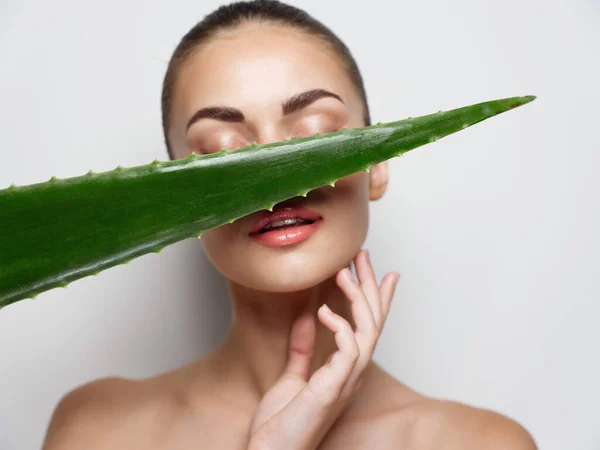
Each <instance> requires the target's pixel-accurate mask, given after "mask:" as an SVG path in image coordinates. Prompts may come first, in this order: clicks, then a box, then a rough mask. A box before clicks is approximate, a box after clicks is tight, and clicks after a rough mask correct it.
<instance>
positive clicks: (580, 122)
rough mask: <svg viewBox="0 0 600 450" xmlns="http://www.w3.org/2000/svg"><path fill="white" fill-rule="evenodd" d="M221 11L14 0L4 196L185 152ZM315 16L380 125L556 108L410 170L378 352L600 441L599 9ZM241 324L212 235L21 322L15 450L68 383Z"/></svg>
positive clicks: (551, 449)
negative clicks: (195, 44) (172, 149)
mask: <svg viewBox="0 0 600 450" xmlns="http://www.w3.org/2000/svg"><path fill="white" fill-rule="evenodd" d="M219 3H220V2H217V1H197V0H196V1H192V0H189V1H169V2H165V1H154V2H149V1H147V0H146V1H142V0H138V1H132V0H130V1H123V0H119V1H114V0H111V1H103V2H79V1H74V0H55V1H53V2H46V1H42V0H29V1H24V0H8V1H7V0H3V1H2V3H0V157H1V158H0V188H4V187H7V186H8V185H9V184H10V183H13V182H14V183H16V184H17V185H21V184H29V183H33V182H38V181H43V180H46V179H48V178H50V176H52V175H56V176H58V177H69V176H76V175H81V174H83V173H85V172H87V171H88V170H89V169H93V170H95V171H102V170H108V169H112V168H114V167H115V166H117V165H118V164H121V165H123V166H133V165H140V164H145V163H148V162H150V161H151V160H152V159H154V158H156V157H157V158H159V159H166V153H165V150H164V146H163V143H162V134H161V123H160V103H159V101H160V87H161V82H162V77H163V75H164V70H165V68H166V64H167V61H168V59H169V57H170V54H171V52H172V50H173V49H174V47H175V45H176V44H177V42H178V40H179V39H180V38H181V37H182V36H183V34H184V33H185V32H186V31H187V30H188V29H189V28H190V27H191V26H192V25H193V24H194V23H195V22H196V21H197V20H199V19H200V18H201V17H202V16H203V15H204V14H206V13H208V12H210V11H211V10H212V9H213V8H214V7H216V6H217V5H218V4H219ZM294 3H295V4H296V5H297V6H300V7H303V8H306V9H307V10H308V12H310V13H312V14H314V15H315V16H316V17H317V18H318V19H320V20H322V21H323V22H324V23H325V24H327V25H328V26H330V27H331V28H332V29H333V30H334V31H335V32H337V33H338V34H339V35H340V37H341V38H342V39H343V40H345V42H346V43H347V44H348V45H349V47H350V48H351V50H352V51H353V53H354V55H355V57H356V58H357V60H358V63H359V65H360V67H361V69H362V71H363V74H364V78H365V81H366V86H367V91H368V95H369V98H370V104H371V108H372V116H373V120H374V121H375V122H377V121H391V120H396V119H401V118H404V117H406V116H409V115H410V116H417V115H421V114H427V113H431V112H435V111H438V110H439V109H452V108H455V107H459V106H464V105H468V104H471V103H477V102H480V101H485V100H491V99H496V98H502V97H511V96H515V95H527V94H535V95H537V96H538V99H537V100H536V101H535V102H533V103H531V104H529V105H527V106H524V107H522V108H519V109H517V110H514V111H511V112H509V113H506V114H503V115H501V116H499V117H495V118H493V119H490V120H489V121H486V122H485V123H482V124H479V125H476V126H475V127H473V128H469V129H468V130H465V131H462V132H460V133H458V134H456V135H453V136H450V137H447V138H445V139H443V140H440V141H438V142H437V143H435V144H432V145H428V146H426V147H423V148H420V149H417V150H415V151H413V152H411V153H409V154H407V155H405V156H404V157H402V158H399V159H396V160H393V161H392V163H391V180H390V188H389V192H388V194H387V195H386V197H385V198H384V199H383V200H382V201H380V202H378V203H375V204H373V207H372V216H371V228H370V234H369V238H368V242H367V247H368V248H370V249H371V251H372V255H373V261H374V264H375V267H376V270H377V272H378V273H379V275H382V274H383V273H384V272H386V271H389V270H398V271H400V272H401V273H402V280H401V282H400V284H399V288H398V292H397V295H396V297H395V300H394V303H393V308H392V311H391V316H390V317H389V319H388V322H387V325H386V329H385V330H384V334H383V336H382V337H381V341H380V344H379V346H378V349H377V353H376V354H375V360H376V361H378V362H379V363H380V364H382V365H383V366H384V367H385V368H386V369H388V370H389V371H390V372H391V373H392V374H393V375H394V376H395V377H397V378H398V379H400V380H402V381H403V382H405V383H407V384H408V385H410V386H412V387H414V388H416V389H417V390H420V391H422V392H423V393H425V394H428V395H432V396H437V397H443V398H451V399H455V400H459V401H463V402H465V403H469V404H472V405H477V406H481V407H486V408H491V409H494V410H496V411H499V412H502V413H504V414H507V415H509V416H511V417H513V418H515V419H516V420H518V421H519V422H521V423H522V424H523V425H524V426H525V427H526V428H528V429H529V430H530V432H531V433H532V434H533V436H534V437H535V439H536V441H537V442H538V445H539V447H540V449H544V450H564V449H573V450H593V449H594V450H598V449H600V412H599V411H600V409H599V405H600V383H599V382H600V362H599V359H600V349H599V347H600V346H599V344H600V327H598V322H599V317H600V260H599V254H600V237H599V236H598V232H599V230H600V226H599V225H600V221H599V219H600V212H599V209H600V199H599V197H600V195H599V193H600V179H599V177H598V172H599V167H600V156H599V152H600V145H599V144H598V129H599V126H600V113H599V109H598V108H599V104H600V94H599V91H600V89H599V88H598V82H599V80H600V70H599V62H598V61H599V59H600V50H599V48H600V39H599V34H600V6H599V4H598V2H597V1H596V0H579V1H576V0H564V1H559V0H503V1H501V2H500V1H497V2H487V1H486V2H482V1H479V0H456V1H453V2H447V1H443V0H439V1H419V2H397V1H387V2H386V1H375V0H370V1H369V2H368V4H365V3H364V2H355V3H353V2H348V1H346V0H344V1H342V0H338V1H327V2H324V1H317V0H314V1H313V0H311V1H297V2H294ZM0 220H2V211H0ZM229 320H230V306H229V300H228V299H227V297H226V292H225V289H224V283H223V280H222V279H220V276H219V275H218V274H217V273H216V272H215V271H214V269H212V267H211V266H210V264H209V263H208V262H207V260H206V258H205V257H204V255H203V254H202V251H201V247H200V245H199V243H198V242H197V241H195V240H191V239H190V240H187V241H184V242H180V243H178V244H175V245H173V246H171V247H168V248H167V249H165V250H164V251H163V252H162V253H160V254H158V255H156V254H151V255H146V256H143V257H141V258H138V259H136V260H134V261H133V262H131V263H130V264H128V265H125V266H119V267H116V268H112V269H109V270H107V271H105V272H103V273H101V274H100V275H99V276H97V277H90V278H86V279H83V280H80V281H77V282H75V283H73V284H72V285H70V286H69V287H68V289H66V290H63V289H60V290H53V291H50V292H47V293H45V294H42V295H40V296H39V297H38V299H37V300H35V301H31V300H28V301H22V302H20V303H17V304H15V305H13V306H11V307H8V308H5V309H3V310H2V311H1V312H0V448H1V449H3V450H13V449H14V450H27V449H36V448H39V447H40V444H41V442H42V439H43V435H44V433H45V429H46V426H47V423H48V420H49V418H50V415H51V413H52V410H53V408H54V406H55V405H56V403H57V402H58V400H59V398H60V397H61V396H62V395H64V394H65V393H66V392H67V391H69V390H71V389H72V388H74V387H75V386H77V385H79V384H81V383H84V382H87V381H90V380H92V379H94V378H98V377H101V376H106V375H117V374H118V375H123V376H128V377H147V376H150V375H153V374H156V373H158V372H162V371H165V370H168V369H172V368H175V367H178V366H180V365H182V364H184V363H186V362H188V361H191V360H193V359H194V358H197V357H200V356H202V355H203V354H204V353H206V352H207V351H208V350H210V349H211V348H213V346H214V345H216V344H217V343H218V342H219V340H220V339H221V338H222V336H223V335H224V333H225V332H226V330H227V326H228V324H229Z"/></svg>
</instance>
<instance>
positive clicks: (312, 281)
mask: <svg viewBox="0 0 600 450" xmlns="http://www.w3.org/2000/svg"><path fill="white" fill-rule="evenodd" d="M354 231H355V233H352V234H353V235H352V236H340V234H339V233H338V234H337V236H336V235H331V234H330V233H324V234H322V235H320V236H317V235H315V236H314V237H313V238H311V239H309V240H308V241H306V242H303V243H301V244H298V245H290V246H288V247H282V248H277V249H271V248H266V247H263V246H261V245H259V244H254V243H253V244H251V245H249V246H247V247H245V248H244V250H243V251H230V252H224V251H223V250H222V249H221V251H216V250H217V249H216V248H211V247H212V246H210V245H208V246H204V248H205V251H206V253H207V256H208V258H209V260H210V261H211V262H212V264H213V265H214V266H215V268H216V269H217V270H218V271H219V272H220V273H221V274H222V275H223V276H224V277H225V278H227V279H228V280H230V281H231V282H234V283H236V284H239V285H241V286H244V287H247V288H250V289H254V290H257V291H261V292H273V293H277V292H280V293H285V292H298V291H302V290H305V289H310V288H312V287H314V286H316V285H318V284H320V283H322V282H324V281H325V280H327V279H329V278H331V277H333V276H335V274H336V273H337V271H338V270H340V269H341V268H343V267H346V266H347V265H348V264H349V263H350V262H351V261H352V259H353V258H354V256H355V255H356V253H358V251H359V250H360V248H361V246H362V244H363V243H364V240H365V237H366V229H365V230H356V229H355V230H354ZM357 232H358V233H357ZM231 250H233V249H231ZM239 250H241V249H239ZM226 254H236V255H239V257H236V258H227V257H225V256H224V255H226Z"/></svg>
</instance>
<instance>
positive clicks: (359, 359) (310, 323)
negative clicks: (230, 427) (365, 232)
mask: <svg viewBox="0 0 600 450" xmlns="http://www.w3.org/2000/svg"><path fill="white" fill-rule="evenodd" d="M354 264H355V267H356V272H357V275H358V278H359V282H360V284H359V283H357V282H356V281H355V280H354V279H353V278H352V273H351V272H350V270H349V269H348V268H343V269H341V270H339V271H338V273H337V275H336V282H337V284H338V286H339V287H340V289H341V290H342V292H343V293H344V294H345V296H346V297H347V298H348V300H349V301H350V302H351V310H352V318H353V320H354V323H355V324H356V331H354V330H352V327H351V326H350V324H349V323H348V321H347V320H345V319H344V318H342V317H340V316H339V315H337V314H335V313H333V312H332V311H331V310H330V309H329V307H327V305H323V306H322V307H321V308H319V310H318V317H319V321H320V322H321V323H322V324H323V325H325V326H326V327H327V328H329V329H330V330H331V331H332V332H333V333H334V334H335V341H336V344H337V346H338V350H337V351H336V352H334V353H333V354H332V355H331V356H330V357H329V359H328V360H327V362H326V363H325V365H324V366H323V367H321V368H319V369H318V370H317V371H315V373H314V374H313V375H312V377H310V379H309V380H308V381H307V379H308V374H309V371H310V362H311V358H312V353H313V349H314V345H315V337H316V336H315V335H316V328H315V323H314V320H313V318H312V315H311V314H310V313H305V314H303V315H301V316H300V317H299V318H298V319H296V321H295V322H294V324H293V326H292V330H291V333H290V343H289V357H288V362H287V365H286V368H285V370H284V372H283V374H282V375H281V377H280V378H279V380H278V381H277V382H276V383H275V385H274V386H273V387H272V388H271V389H270V390H269V391H268V392H267V393H266V394H265V396H264V397H263V399H262V401H261V403H260V405H259V406H258V408H257V410H256V412H255V414H254V418H253V421H252V425H251V428H250V433H249V441H248V450H309V449H310V450H314V449H316V447H317V446H318V444H319V443H320V442H321V440H322V439H323V437H324V436H325V434H326V433H327V431H328V430H329V429H330V428H331V426H332V425H333V423H334V422H335V421H336V420H337V418H338V417H339V415H340V414H341V412H342V411H343V410H344V409H345V407H346V406H347V404H348V403H349V400H350V399H351V397H352V395H353V394H354V392H355V391H356V389H357V388H358V386H359V385H360V384H361V380H362V374H363V371H364V369H365V367H367V365H368V364H369V362H370V360H371V356H372V354H373V351H374V349H375V346H376V344H377V340H378V339H379V336H380V334H381V330H382V328H383V324H384V322H385V319H386V318H387V315H388V312H389V309H390V302H391V300H392V297H393V295H394V291H395V289H396V284H397V282H398V279H399V277H400V274H398V273H394V272H392V273H388V274H386V275H385V277H384V278H383V280H382V282H381V285H380V286H379V287H378V286H377V280H376V278H375V273H374V272H373V268H372V266H371V263H370V261H369V257H368V252H367V251H361V252H359V253H358V255H357V256H356V258H355V259H354Z"/></svg>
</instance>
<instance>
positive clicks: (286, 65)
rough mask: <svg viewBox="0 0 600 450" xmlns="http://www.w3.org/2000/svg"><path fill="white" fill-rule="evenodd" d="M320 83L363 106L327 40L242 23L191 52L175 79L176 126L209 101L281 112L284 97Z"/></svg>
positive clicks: (349, 103)
mask: <svg viewBox="0 0 600 450" xmlns="http://www.w3.org/2000/svg"><path fill="white" fill-rule="evenodd" d="M315 88H322V89H326V90H329V91H332V92H335V93H337V94H338V95H340V96H341V97H342V99H343V100H344V103H345V104H346V105H347V107H348V108H349V109H352V108H355V109H357V110H358V111H360V110H361V106H360V105H361V103H360V98H359V96H358V94H357V93H356V92H355V91H356V89H355V88H354V87H353V86H352V82H351V80H350V77H349V75H348V73H347V72H346V69H345V65H344V64H343V62H342V60H341V58H340V57H339V56H337V55H336V54H335V53H334V52H333V50H332V49H330V48H329V46H328V45H327V44H326V43H325V42H324V41H323V40H321V39H320V38H318V37H315V36H311V35H309V34H308V33H307V32H304V31H300V30H296V29H291V28H284V27H281V26H277V25H271V24H246V25H242V26H240V27H238V28H236V29H234V30H229V31H226V32H221V33H220V34H219V35H217V36H216V37H215V38H212V39H211V41H210V42H208V43H207V44H205V45H203V46H201V47H200V48H199V49H198V51H196V52H194V53H193V54H191V55H190V56H189V57H188V59H187V61H186V63H185V64H184V65H183V66H182V68H181V70H180V71H179V74H178V77H177V81H176V84H175V89H174V93H173V103H172V105H173V106H172V116H171V117H172V123H171V125H172V128H177V127H181V126H184V125H183V124H184V123H185V121H186V120H187V118H189V117H190V116H191V115H192V114H193V113H194V112H195V111H196V110H197V109H199V108H202V107H205V106H214V105H224V106H232V107H236V108H239V109H241V110H242V111H244V113H249V114H252V113H253V112H257V111H258V110H260V111H261V112H262V113H267V112H270V111H271V110H272V111H273V112H274V111H275V108H278V111H279V112H280V111H281V103H282V102H283V101H284V100H285V99H287V98H289V97H290V96H292V95H294V94H297V93H299V92H303V91H306V90H309V89H315ZM173 131H176V130H173ZM179 131H180V130H179Z"/></svg>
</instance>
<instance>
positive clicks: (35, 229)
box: [0, 96, 535, 308]
mask: <svg viewBox="0 0 600 450" xmlns="http://www.w3.org/2000/svg"><path fill="white" fill-rule="evenodd" d="M534 99H535V96H527V97H513V98H506V99H501V100H494V101H489V102H484V103H479V104H476V105H471V106H467V107H463V108H458V109H454V110H451V111H446V112H442V111H440V112H438V113H435V114H430V115H426V116H421V117H416V118H409V119H405V120H401V121H397V122H391V123H385V124H384V123H381V124H377V125H373V126H370V127H364V128H357V129H349V130H348V129H345V130H341V131H338V132H335V133H329V134H325V135H317V136H312V137H307V138H302V139H296V140H293V141H285V142H277V143H271V144H266V145H261V146H259V145H251V146H249V147H246V148H243V149H238V150H227V151H225V150H222V151H220V152H218V153H214V154H210V155H196V154H191V155H190V156H189V157H187V158H184V159H180V160H176V161H166V162H159V161H156V160H155V161H154V162H152V163H151V164H148V165H143V166H137V167H131V168H121V167H117V168H116V169H115V170H112V171H108V172H101V173H93V172H92V171H90V172H89V173H88V174H86V175H83V176H79V177H73V178H66V179H57V178H55V177H52V178H51V179H50V180H49V181H47V182H43V183H37V184H31V185H28V186H21V187H17V186H14V185H11V186H10V187H9V188H7V189H4V190H0V308H1V307H3V306H6V305H8V304H11V303H14V302H16V301H18V300H22V299H25V298H35V296H36V295H37V294H39V293H41V292H43V291H46V290H48V289H51V288H54V287H66V286H67V285H68V283H70V282H72V281H74V280H76V279H79V278H83V277H85V276H88V275H92V274H94V275H95V274H98V273H99V272H100V271H102V270H104V269H107V268H109V267H112V266H115V265H117V264H122V263H127V262H129V261H130V260H132V259H133V258H136V257H138V256H141V255H143V254H146V253H150V252H159V251H160V250H161V249H162V248H164V247H165V246H167V245H170V244H173V243H175V242H177V241H180V240H183V239H185V238H188V237H192V236H200V234H201V233H203V232H205V231H207V230H210V229H212V228H214V227H217V226H220V225H223V224H226V223H231V222H233V221H234V220H235V219H238V218H240V217H242V216H245V215H247V214H250V213H253V212H255V211H259V210H262V209H271V208H272V206H273V205H274V204H275V203H278V202H281V201H284V200H286V199H289V198H292V197H296V196H299V195H306V193H307V192H308V191H310V190H312V189H316V188H318V187H321V186H325V185H333V184H334V183H335V181H336V180H338V179H340V178H342V177H345V176H348V175H351V174H353V173H356V172H359V171H361V170H368V168H369V167H370V166H372V165H374V164H377V163H379V162H382V161H385V160H387V159H390V158H392V157H395V156H399V155H401V154H403V153H405V152H407V151H409V150H411V149H413V148H416V147H419V146H421V145H424V144H427V143H430V142H433V141H435V140H437V139H439V138H441V137H443V136H446V135H448V134H451V133H455V132H457V131H460V130H462V129H464V128H466V127H468V126H471V125H473V124H475V123H477V122H480V121H482V120H485V119H487V118H489V117H492V116H494V115H496V114H499V113H502V112H505V111H507V110H509V109H512V108H515V107H517V106H520V105H523V104H525V103H529V102H530V101H532V100H534Z"/></svg>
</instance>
